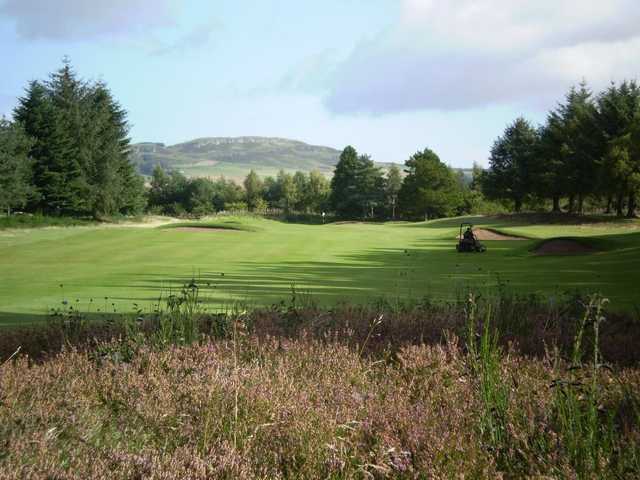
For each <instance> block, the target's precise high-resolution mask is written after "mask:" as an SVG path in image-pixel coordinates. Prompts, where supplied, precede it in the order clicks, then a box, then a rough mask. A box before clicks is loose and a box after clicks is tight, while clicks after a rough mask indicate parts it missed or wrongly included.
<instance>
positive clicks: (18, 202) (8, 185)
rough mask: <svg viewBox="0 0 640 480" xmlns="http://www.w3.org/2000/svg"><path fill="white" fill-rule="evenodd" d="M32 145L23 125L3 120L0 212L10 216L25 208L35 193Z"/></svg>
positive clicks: (0, 158)
mask: <svg viewBox="0 0 640 480" xmlns="http://www.w3.org/2000/svg"><path fill="white" fill-rule="evenodd" d="M32 143H33V142H32V140H31V139H30V138H29V137H28V136H27V135H26V133H25V132H24V130H23V128H22V126H21V125H20V124H16V123H9V122H8V121H7V120H6V119H4V118H0V209H1V210H4V211H6V212H7V214H8V215H10V214H11V210H12V209H15V208H22V207H24V206H25V205H26V204H27V202H28V200H29V199H30V198H31V197H32V196H33V195H34V193H35V191H34V188H33V186H32V182H31V177H32V170H31V166H32V161H31V158H30V157H29V152H30V150H31V147H32Z"/></svg>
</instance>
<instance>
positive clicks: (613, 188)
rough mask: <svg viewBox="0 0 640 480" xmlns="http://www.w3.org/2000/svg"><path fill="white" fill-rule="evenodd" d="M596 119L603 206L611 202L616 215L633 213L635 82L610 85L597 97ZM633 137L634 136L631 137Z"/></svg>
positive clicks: (638, 97) (639, 90) (638, 112)
mask: <svg viewBox="0 0 640 480" xmlns="http://www.w3.org/2000/svg"><path fill="white" fill-rule="evenodd" d="M597 103H598V109H597V113H596V122H597V125H598V129H599V132H600V135H601V142H602V144H603V154H602V156H601V159H600V165H599V167H600V168H599V173H600V175H599V178H600V180H601V182H600V189H601V191H602V192H603V193H604V194H605V195H606V196H607V198H608V201H607V207H608V209H609V208H610V206H611V203H613V202H615V206H616V212H617V214H618V216H622V215H623V206H624V203H625V201H626V202H627V216H634V215H635V203H636V201H635V196H636V192H637V188H638V187H637V185H636V180H635V179H636V176H635V173H636V172H637V171H638V158H637V155H635V151H636V147H637V140H635V141H634V137H635V135H634V132H635V131H636V129H637V124H638V118H640V87H638V85H637V84H636V83H635V82H623V83H622V84H621V85H620V86H616V85H615V84H613V85H611V86H610V87H609V88H608V89H607V90H606V91H605V92H603V93H602V94H601V95H600V96H599V97H598V102H597ZM635 138H637V137H635Z"/></svg>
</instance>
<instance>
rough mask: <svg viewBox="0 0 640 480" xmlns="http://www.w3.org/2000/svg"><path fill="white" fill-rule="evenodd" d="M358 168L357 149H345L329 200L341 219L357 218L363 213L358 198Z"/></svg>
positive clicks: (335, 170) (337, 168)
mask: <svg viewBox="0 0 640 480" xmlns="http://www.w3.org/2000/svg"><path fill="white" fill-rule="evenodd" d="M358 166H359V161H358V152H357V151H356V149H355V148H353V147H352V146H347V147H345V149H344V150H343V151H342V153H341V154H340V160H339V161H338V163H337V165H336V167H335V169H334V172H333V177H332V178H331V196H330V198H329V203H330V205H331V208H333V210H334V211H335V213H336V215H338V216H339V217H344V218H355V217H357V216H358V215H359V214H360V213H361V205H360V203H359V199H358V198H357V189H358Z"/></svg>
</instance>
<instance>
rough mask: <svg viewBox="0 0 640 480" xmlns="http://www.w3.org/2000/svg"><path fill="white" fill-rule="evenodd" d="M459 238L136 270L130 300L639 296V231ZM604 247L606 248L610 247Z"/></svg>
mask: <svg viewBox="0 0 640 480" xmlns="http://www.w3.org/2000/svg"><path fill="white" fill-rule="evenodd" d="M454 243H455V242H453V241H451V242H449V241H434V240H425V241H424V242H422V243H421V244H419V245H414V246H412V247H411V248H408V249H390V248H386V249H374V250H368V251H365V252H362V253H359V254H351V255H344V256H342V257H341V258H340V259H339V261H336V262H321V261H289V262H281V263H260V262H239V263H238V264H237V265H238V266H239V267H240V268H239V269H238V271H237V272H235V273H232V274H227V273H225V272H216V271H211V270H204V271H198V272H197V273H195V274H194V273H185V274H175V275H166V274H162V273H158V274H145V275H137V274H135V273H133V274H132V275H131V278H132V279H133V281H132V282H131V283H128V284H125V285H120V287H125V288H127V289H128V290H129V291H131V292H132V295H131V296H127V297H123V298H119V300H123V301H131V302H134V301H135V302H144V301H156V300H157V299H158V298H159V297H160V296H161V295H163V294H164V295H165V296H166V295H167V294H169V293H170V292H171V290H176V289H179V288H180V287H181V286H182V285H184V284H186V283H189V282H191V281H192V280H195V281H196V283H197V284H198V285H199V287H200V288H201V292H202V293H203V294H204V295H203V296H204V298H207V299H208V300H207V301H208V302H209V303H211V304H213V303H220V302H221V301H223V302H224V301H225V300H231V299H240V300H243V301H246V302H248V303H255V304H256V305H268V304H270V303H274V302H278V301H281V300H283V299H287V298H289V297H290V296H291V293H292V286H295V289H296V290H297V291H298V292H309V293H310V294H311V295H312V297H313V300H314V301H316V302H317V303H319V304H322V305H330V304H335V303H338V302H342V301H349V302H358V303H365V302H371V301H373V300H374V299H380V298H399V299H419V298H423V297H429V298H431V299H433V300H435V301H445V300H452V299H456V298H459V296H460V295H463V294H464V292H466V291H469V290H476V291H483V292H485V294H487V295H489V294H491V291H492V290H493V291H494V290H495V289H497V288H502V289H505V288H506V289H510V290H512V291H513V292H514V293H517V294H522V295H527V294H544V295H551V296H557V295H560V294H564V293H566V292H581V293H585V294H586V293H593V292H601V293H603V294H604V295H606V296H608V297H609V298H610V299H611V302H612V308H614V309H628V308H633V307H635V306H636V305H638V303H640V299H638V297H637V285H640V234H621V235H611V236H604V237H598V239H597V244H598V245H599V246H600V247H606V250H607V251H599V252H595V253H590V254H588V255H579V256H571V257H566V256H533V255H532V254H531V253H530V252H529V250H530V248H532V246H533V245H535V242H534V241H525V242H523V241H487V242H485V243H486V244H487V246H488V252H487V253H484V254H459V253H457V252H455V250H454V247H453V245H454ZM603 249H604V248H603Z"/></svg>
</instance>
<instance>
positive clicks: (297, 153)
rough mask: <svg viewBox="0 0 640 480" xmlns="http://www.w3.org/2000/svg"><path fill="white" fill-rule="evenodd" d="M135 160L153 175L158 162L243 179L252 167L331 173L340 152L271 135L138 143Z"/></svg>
mask: <svg viewBox="0 0 640 480" xmlns="http://www.w3.org/2000/svg"><path fill="white" fill-rule="evenodd" d="M132 151H133V153H132V160H133V162H134V163H135V164H136V166H137V167H138V170H139V171H140V173H142V174H144V175H150V174H151V172H152V171H153V168H154V167H155V165H161V166H162V167H164V168H165V169H176V170H179V171H181V172H182V173H184V174H185V175H187V176H190V177H199V176H212V177H217V176H220V175H224V176H226V177H230V178H235V179H240V178H243V177H244V176H245V175H246V174H247V173H248V172H249V170H251V169H254V170H256V172H258V174H260V175H261V176H266V175H276V174H277V172H278V171H279V170H280V169H283V170H285V171H288V172H294V171H296V170H302V171H307V172H308V171H311V170H314V169H317V170H320V171H321V172H323V173H325V174H331V172H332V171H333V166H334V165H335V164H336V163H337V161H338V157H339V156H340V151H338V150H336V149H333V148H330V147H322V146H316V145H309V144H306V143H304V142H300V141H296V140H288V139H285V138H269V137H235V138H231V137H211V138H198V139H195V140H191V141H189V142H184V143H179V144H177V145H171V146H166V145H164V144H163V143H137V144H134V145H132Z"/></svg>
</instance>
